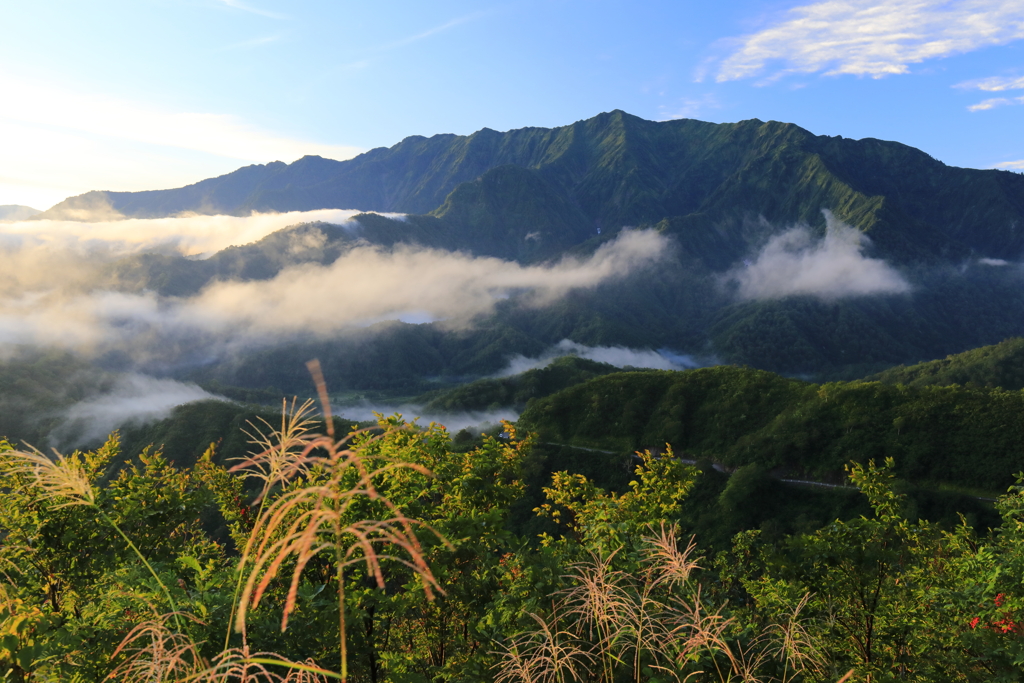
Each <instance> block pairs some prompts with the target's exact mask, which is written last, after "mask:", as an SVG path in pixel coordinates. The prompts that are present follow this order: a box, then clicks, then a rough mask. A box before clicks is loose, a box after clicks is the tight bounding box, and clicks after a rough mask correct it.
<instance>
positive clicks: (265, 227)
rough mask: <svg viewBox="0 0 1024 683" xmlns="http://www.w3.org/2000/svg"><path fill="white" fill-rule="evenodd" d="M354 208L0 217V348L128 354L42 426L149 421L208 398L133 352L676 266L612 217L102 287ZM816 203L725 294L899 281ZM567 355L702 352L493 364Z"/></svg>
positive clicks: (317, 328) (447, 310)
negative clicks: (556, 236)
mask: <svg viewBox="0 0 1024 683" xmlns="http://www.w3.org/2000/svg"><path fill="white" fill-rule="evenodd" d="M355 214H356V212H355V211H338V210H324V211H311V212H295V213H285V214H267V215H252V216H248V217H235V216H179V217H174V218H161V219H127V220H111V221H96V222H87V223H86V222H75V221H53V220H40V221H32V220H26V221H7V222H0V255H2V257H3V259H4V262H5V267H4V269H3V271H2V272H0V295H2V298H0V357H2V358H4V359H12V358H16V357H17V356H18V354H19V353H21V352H22V351H23V350H24V349H26V348H31V349H40V348H56V349H62V350H65V351H69V352H72V353H73V354H75V355H77V356H79V357H81V358H84V359H86V360H89V361H92V360H97V361H102V359H104V358H109V357H111V356H112V355H116V356H117V357H118V358H121V359H128V362H129V365H130V366H132V367H131V368H130V369H131V371H130V372H128V373H126V374H123V375H119V376H118V378H117V379H116V381H115V382H114V383H113V385H112V386H107V387H106V388H105V389H104V390H103V391H100V392H97V393H96V394H95V395H92V396H89V397H86V398H85V399H83V400H80V401H77V402H75V403H74V404H73V405H71V406H70V407H68V408H66V410H65V418H66V422H67V426H66V427H64V428H63V429H62V430H61V431H60V432H59V433H57V434H56V435H55V436H56V437H58V440H63V439H70V438H72V436H71V435H75V436H74V437H73V438H74V439H77V440H87V439H94V438H98V437H101V436H102V435H103V434H105V433H107V432H109V431H110V430H111V429H113V428H114V427H116V426H118V425H119V424H123V423H125V422H130V421H142V420H152V419H157V418H159V417H162V416H165V415H167V414H168V412H169V411H170V410H171V409H172V408H173V407H174V406H175V405H179V404H181V403H184V402H188V401H193V400H198V399H203V398H211V397H213V396H212V395H211V394H210V393H209V392H206V391H204V390H203V389H201V388H200V387H198V386H196V385H195V384H189V383H183V382H178V381H175V380H173V379H168V378H165V377H162V378H155V377H151V376H147V375H146V374H144V371H145V368H146V367H147V363H151V362H153V361H154V359H160V360H162V361H167V362H168V363H169V362H171V361H173V360H174V359H176V358H177V359H179V360H181V359H188V358H190V357H203V358H204V359H207V360H206V362H210V360H209V359H217V358H224V357H227V356H230V355H231V354H233V353H236V352H237V351H239V350H242V349H250V348H254V347H269V346H273V345H274V344H287V343H289V342H291V341H294V340H296V339H311V338H322V339H331V338H337V337H339V336H342V335H345V334H346V333H347V332H348V331H351V330H356V329H365V328H366V326H368V325H370V324H372V323H374V322H376V321H382V320H398V319H401V320H405V321H408V322H414V323H422V322H437V321H443V324H444V325H445V326H447V327H448V328H450V329H466V328H471V327H472V326H473V325H474V323H475V321H476V320H478V319H480V318H481V317H482V316H486V315H488V314H490V313H492V312H493V311H494V310H495V307H496V306H497V305H498V304H499V302H501V301H503V300H505V299H507V298H509V297H510V296H514V297H516V298H517V300H518V301H519V302H520V303H521V304H522V305H524V306H538V307H539V306H545V305H548V304H551V303H552V302H554V301H557V300H558V299H560V298H561V297H564V296H565V295H566V294H568V293H569V292H572V291H574V290H579V289H592V288H594V287H597V286H598V285H601V284H604V283H608V282H612V281H614V280H616V279H617V278H622V277H625V276H628V275H630V274H632V273H635V272H638V271H640V270H641V269H645V268H653V267H679V265H678V261H673V259H674V258H675V257H674V249H673V246H672V243H671V240H670V239H669V238H667V237H665V236H664V235H662V234H661V233H658V232H656V231H654V230H624V231H622V232H621V233H620V234H619V235H618V236H617V237H616V238H615V239H614V240H612V241H610V242H607V243H605V244H604V245H602V246H601V247H599V248H598V249H597V250H596V251H595V252H594V253H592V254H591V255H590V256H588V257H586V258H571V257H566V258H564V259H562V260H559V261H557V262H553V263H547V264H543V265H522V264H520V263H517V262H515V261H506V260H501V259H497V258H491V257H478V256H473V255H471V254H468V253H466V252H449V251H443V250H438V249H427V248H423V247H416V246H408V245H399V246H397V247H395V248H388V249H385V248H382V247H380V246H375V245H372V244H368V243H356V244H355V245H354V246H353V247H352V248H351V249H349V250H348V251H346V252H344V253H343V254H342V255H341V256H340V257H339V258H338V259H337V260H336V261H334V262H333V263H328V264H320V263H300V264H298V265H294V266H290V267H287V268H285V269H284V270H281V271H280V272H278V273H277V274H276V275H275V276H274V277H272V278H270V279H264V280H241V279H222V280H216V281H213V282H211V283H210V284H208V285H207V286H205V287H203V288H202V289H201V290H200V291H199V292H198V293H197V294H195V295H193V296H177V297H176V296H165V295H160V294H158V293H156V292H153V291H149V290H140V291H125V290H124V289H123V288H120V289H118V288H113V287H111V286H110V285H109V278H108V277H107V276H106V273H108V271H109V269H110V267H111V264H114V263H116V262H117V261H118V259H123V258H124V257H126V256H130V255H133V254H139V253H142V252H157V253H177V254H182V255H185V256H189V257H191V258H200V259H201V258H204V257H208V256H209V255H210V254H212V253H214V252H216V251H218V250H221V249H225V248H227V247H231V246H236V245H242V244H247V243H251V242H254V241H256V240H259V239H261V238H263V237H266V236H267V235H269V234H271V233H272V232H275V231H277V230H281V229H283V228H286V227H288V226H292V225H296V224H300V223H310V222H315V221H322V222H328V223H333V224H342V225H346V226H349V227H350V228H352V229H353V234H355V235H358V225H357V224H355V223H354V220H353V216H354V215H355ZM825 216H826V221H827V225H828V229H827V233H826V235H825V237H824V238H823V239H816V238H814V237H813V236H812V233H811V231H810V230H809V229H808V228H806V227H804V226H796V227H791V228H789V229H786V230H782V229H780V230H778V231H777V233H776V235H775V237H773V238H772V239H770V240H769V241H768V242H767V244H765V245H764V247H763V248H762V249H761V250H760V251H759V252H758V253H754V254H751V255H750V256H749V258H748V259H746V261H745V262H743V263H740V264H738V265H737V266H736V267H734V268H733V269H732V270H730V271H728V272H727V273H724V274H723V275H721V276H719V281H720V283H721V285H722V287H724V288H730V287H731V288H732V291H733V292H734V296H735V297H736V298H737V300H752V299H771V298H782V297H786V296H790V295H794V294H799V295H809V296H815V297H819V298H822V299H825V300H834V299H836V298H841V297H849V296H865V295H874V294H900V293H906V292H909V291H910V290H911V285H910V283H909V282H908V281H907V280H906V279H905V277H904V276H903V275H902V274H901V273H900V272H899V271H898V270H897V269H895V268H894V267H892V266H891V265H889V264H887V263H886V262H884V261H882V260H879V259H875V258H869V257H867V256H865V255H864V250H865V248H866V247H867V246H868V241H867V238H866V237H865V236H863V235H862V234H861V233H859V232H858V231H856V230H854V229H852V228H850V227H848V226H846V225H844V224H843V223H842V222H841V221H839V220H837V219H835V218H834V217H833V216H832V214H831V213H828V212H825ZM314 237H315V235H314ZM307 241H308V240H307ZM306 246H307V247H309V248H315V246H316V245H306ZM982 262H983V263H984V262H985V261H984V260H982ZM988 263H989V264H990V265H993V266H995V265H999V264H996V263H995V262H991V261H988ZM566 354H575V355H578V356H581V357H583V358H588V359H592V360H595V361H600V362H604V363H610V364H613V365H616V366H619V367H625V366H632V367H638V368H658V369H670V370H678V369H686V368H692V367H697V366H699V365H701V364H707V363H708V362H711V361H710V360H706V359H705V360H701V359H697V358H694V357H692V356H689V355H686V354H684V353H681V352H678V351H674V350H670V349H657V350H654V349H630V348H624V347H619V346H608V347H588V346H583V345H581V344H578V343H576V342H573V341H571V340H568V339H566V340H563V341H562V342H560V343H559V344H557V345H555V346H553V347H552V348H550V349H548V350H547V351H546V352H545V353H542V354H540V355H538V356H537V357H532V358H530V357H526V356H523V355H515V356H512V357H510V358H508V359H507V366H506V367H505V368H504V369H503V370H502V371H501V372H500V373H498V375H499V376H508V375H513V374H517V373H521V372H524V371H526V370H529V369H533V368H538V367H542V366H543V365H546V364H547V363H550V362H551V361H552V360H553V359H555V358H557V357H559V356H562V355H566ZM181 362H186V360H181ZM132 364H134V365H132ZM374 410H376V411H377V412H385V413H390V412H395V411H398V412H402V413H404V414H405V415H407V416H408V417H413V416H416V415H419V413H418V412H417V409H416V406H369V405H367V406H363V407H360V408H351V407H346V408H342V410H341V413H342V414H344V415H346V416H347V417H349V418H353V419H368V418H369V417H371V413H372V411H374ZM421 417H422V418H423V419H424V420H436V421H438V422H442V423H444V424H446V425H447V426H448V427H449V428H450V429H452V430H457V429H461V428H463V427H466V426H471V425H481V424H486V423H493V422H496V421H497V420H498V419H502V418H504V419H514V418H515V417H516V415H515V414H513V413H509V412H501V411H499V412H497V413H481V414H466V415H422V416H421ZM64 445H67V444H66V443H65V444H64Z"/></svg>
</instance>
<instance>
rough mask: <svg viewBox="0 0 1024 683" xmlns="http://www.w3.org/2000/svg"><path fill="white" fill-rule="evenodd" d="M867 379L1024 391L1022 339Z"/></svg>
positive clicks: (1010, 340)
mask: <svg viewBox="0 0 1024 683" xmlns="http://www.w3.org/2000/svg"><path fill="white" fill-rule="evenodd" d="M868 379H869V380H874V381H878V382H885V383H886V384H906V385H908V386H915V387H920V386H929V385H939V386H946V385H950V384H962V385H965V386H978V387H1000V388H1002V389H1007V390H1010V391H1019V390H1021V389H1024V339H1022V338H1020V337H1015V338H1013V339H1007V340H1005V341H1002V342H1000V343H998V344H995V345H994V346H983V347H981V348H977V349H972V350H970V351H965V352H963V353H958V354H956V355H953V356H947V357H946V358H943V359H941V360H933V361H928V362H924V363H918V364H917V365H911V366H909V367H905V366H902V365H901V366H899V367H895V368H890V369H888V370H886V371H884V372H880V373H878V374H876V375H872V376H871V377H869V378H868Z"/></svg>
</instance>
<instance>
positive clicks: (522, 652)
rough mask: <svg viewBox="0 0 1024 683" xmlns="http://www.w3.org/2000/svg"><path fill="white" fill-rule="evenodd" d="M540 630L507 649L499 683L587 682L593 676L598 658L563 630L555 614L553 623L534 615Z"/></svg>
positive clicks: (518, 637) (502, 660) (573, 635)
mask: <svg viewBox="0 0 1024 683" xmlns="http://www.w3.org/2000/svg"><path fill="white" fill-rule="evenodd" d="M530 617H532V618H533V620H534V621H536V622H537V626H538V628H537V629H536V630H533V631H526V632H525V633H522V634H520V635H519V636H517V637H516V638H514V639H513V640H512V642H511V643H510V644H509V645H508V646H506V647H505V651H504V652H503V653H501V654H502V659H501V662H499V663H498V664H497V665H496V667H500V671H499V673H498V675H497V676H495V678H494V680H495V683H520V682H523V683H553V682H555V681H558V682H563V681H566V680H572V681H584V680H588V679H589V678H590V677H591V675H592V670H591V666H592V665H593V663H594V660H595V657H594V655H593V654H592V653H591V652H589V651H588V649H587V647H586V646H584V645H583V644H582V642H581V641H580V640H579V639H578V638H577V637H576V635H575V634H573V633H571V632H569V631H564V630H560V629H559V627H558V623H559V616H558V612H557V611H555V612H554V613H553V614H552V615H551V623H550V624H549V623H548V622H547V621H545V620H544V619H542V618H541V617H539V616H537V615H536V614H531V615H530Z"/></svg>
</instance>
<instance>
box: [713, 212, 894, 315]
mask: <svg viewBox="0 0 1024 683" xmlns="http://www.w3.org/2000/svg"><path fill="white" fill-rule="evenodd" d="M823 213H824V214H825V220H826V224H827V228H826V234H825V238H824V239H822V240H815V239H814V238H813V237H812V236H811V232H810V230H808V229H807V228H806V227H797V228H792V229H791V230H787V231H786V232H784V233H782V234H781V235H776V236H775V237H773V238H772V239H771V240H769V241H768V244H766V245H765V247H764V249H762V250H761V253H759V254H758V255H757V258H756V259H755V260H753V261H752V262H749V263H746V264H744V265H743V266H740V267H738V268H735V269H733V270H732V271H731V272H730V273H729V274H728V276H727V280H729V281H733V282H735V283H737V284H738V286H739V289H738V295H739V297H740V298H741V299H781V298H783V297H787V296H793V295H803V296H815V297H818V298H820V299H825V300H833V299H840V298H844V297H851V296H867V295H876V294H902V293H906V292H909V291H910V284H909V283H908V282H907V281H906V280H905V279H903V276H901V275H900V274H899V272H897V271H896V270H895V269H894V268H892V267H891V266H890V265H889V264H887V263H886V262H885V261H882V260H880V259H873V258H867V257H866V256H864V255H863V253H862V252H863V250H864V247H865V246H867V245H868V244H869V243H870V242H869V240H868V238H867V237H866V236H865V235H863V234H862V233H860V232H859V231H857V230H855V229H853V228H851V227H849V226H848V225H846V224H844V223H843V222H842V221H839V220H838V219H836V218H835V217H834V216H833V215H832V213H831V212H829V211H824V212H823Z"/></svg>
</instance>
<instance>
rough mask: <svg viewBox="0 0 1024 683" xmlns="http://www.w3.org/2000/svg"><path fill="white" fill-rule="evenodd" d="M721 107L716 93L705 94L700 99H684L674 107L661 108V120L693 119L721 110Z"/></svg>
mask: <svg viewBox="0 0 1024 683" xmlns="http://www.w3.org/2000/svg"><path fill="white" fill-rule="evenodd" d="M721 107H722V104H721V102H719V101H718V98H717V97H716V96H715V94H714V93H705V94H704V95H701V96H700V97H684V98H683V99H681V100H679V102H678V103H677V104H676V106H674V107H665V106H662V107H661V108H660V111H661V120H662V121H671V120H674V119H691V118H693V117H695V116H698V115H699V114H700V113H701V112H705V111H708V110H709V109H720V108H721Z"/></svg>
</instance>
